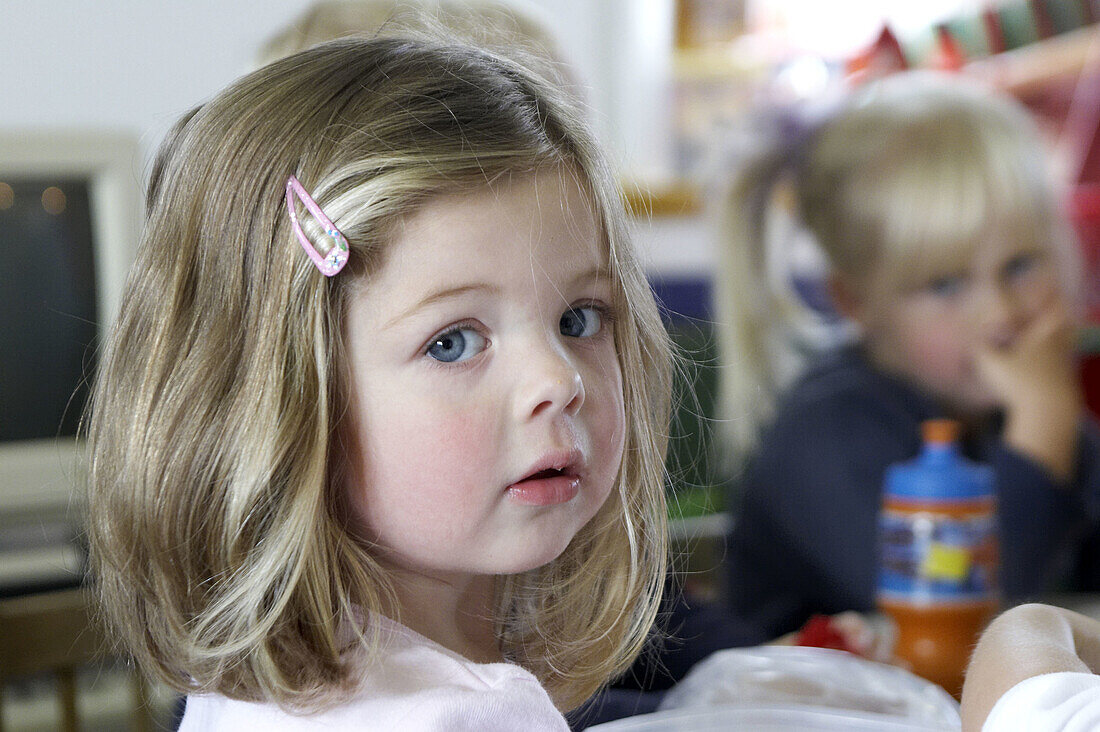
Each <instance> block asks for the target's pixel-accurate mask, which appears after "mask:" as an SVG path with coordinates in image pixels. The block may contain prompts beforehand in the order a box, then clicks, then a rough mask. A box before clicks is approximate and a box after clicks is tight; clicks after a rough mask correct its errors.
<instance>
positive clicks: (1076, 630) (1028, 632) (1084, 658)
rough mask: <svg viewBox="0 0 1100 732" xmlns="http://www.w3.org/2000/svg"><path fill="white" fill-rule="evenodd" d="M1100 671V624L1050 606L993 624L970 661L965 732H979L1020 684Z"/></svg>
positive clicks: (1022, 610) (1025, 608) (1020, 610)
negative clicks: (1062, 673)
mask: <svg viewBox="0 0 1100 732" xmlns="http://www.w3.org/2000/svg"><path fill="white" fill-rule="evenodd" d="M1098 670H1100V623H1098V622H1096V621H1095V620H1092V619H1091V618H1087V617H1085V616H1084V615H1079V614H1077V613H1074V612H1071V611H1069V610H1064V609H1062V608H1057V607H1052V606H1050V605H1039V604H1030V605H1020V606H1019V607H1015V608H1012V609H1011V610H1008V611H1007V612H1005V613H1003V614H1002V615H1001V616H1000V617H998V618H997V619H996V620H994V621H993V622H992V623H990V625H989V627H988V628H987V629H986V630H985V632H984V633H983V634H982V637H981V640H979V641H978V646H977V648H975V649H974V655H973V657H972V658H971V660H970V668H969V669H968V671H967V674H966V683H965V685H964V686H963V694H962V722H963V732H978V731H979V730H981V728H982V724H984V722H985V719H986V717H988V716H989V712H990V711H991V710H992V709H993V705H994V704H996V703H997V700H998V699H999V698H1001V696H1003V695H1004V693H1005V692H1007V691H1008V690H1009V689H1011V688H1012V687H1013V686H1015V685H1016V684H1018V683H1020V682H1021V681H1024V680H1026V679H1029V678H1031V677H1032V676H1039V675H1041V674H1048V673H1056V672H1059V671H1077V672H1085V673H1096V672H1097V671H1098Z"/></svg>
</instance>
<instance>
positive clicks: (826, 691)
mask: <svg viewBox="0 0 1100 732" xmlns="http://www.w3.org/2000/svg"><path fill="white" fill-rule="evenodd" d="M658 709H659V711H657V712H655V713H654V714H645V715H639V716H637V717H629V718H627V719H621V720H617V721H615V722H610V723H607V724H602V725H597V726H596V727H590V728H589V729H591V730H593V731H594V732H595V731H596V730H600V731H601V732H612V731H613V730H616V731H618V730H622V731H625V730H636V731H639V732H640V731H642V730H644V731H645V732H659V731H660V732H676V731H679V730H685V731H686V730H692V732H695V731H701V730H710V729H714V730H718V729H723V730H730V729H732V730H745V731H746V732H748V731H750V730H751V731H752V732H766V731H767V732H770V731H771V730H853V731H857V730H860V731H861V730H891V731H895V730H896V731H897V732H917V731H918V730H920V731H926V732H931V731H933V730H958V729H960V726H961V723H960V720H959V706H958V704H957V703H956V702H955V700H954V699H952V698H951V696H950V695H949V694H948V693H947V692H946V691H944V690H943V689H941V688H940V687H939V686H936V685H935V684H933V683H930V682H928V681H925V680H924V679H921V678H919V677H917V676H915V675H913V674H911V673H909V672H908V671H905V670H903V669H900V668H897V667H896V666H889V665H886V664H882V663H875V662H874V661H868V660H866V659H863V658H860V657H859V656H855V655H853V654H851V653H845V652H844V651H833V650H827V649H824V648H801V647H789V646H757V647H753V648H733V649H729V650H725V651H719V652H717V653H715V654H713V655H711V656H709V657H708V658H706V659H704V660H703V661H701V662H700V663H698V664H697V665H696V666H695V667H694V668H693V669H692V670H691V672H690V673H688V675H687V676H686V677H685V678H684V680H683V681H681V682H680V683H679V684H677V685H676V686H675V687H673V688H672V689H671V690H669V692H668V693H667V694H666V696H665V698H664V700H663V701H662V702H661V705H660V707H659V708H658Z"/></svg>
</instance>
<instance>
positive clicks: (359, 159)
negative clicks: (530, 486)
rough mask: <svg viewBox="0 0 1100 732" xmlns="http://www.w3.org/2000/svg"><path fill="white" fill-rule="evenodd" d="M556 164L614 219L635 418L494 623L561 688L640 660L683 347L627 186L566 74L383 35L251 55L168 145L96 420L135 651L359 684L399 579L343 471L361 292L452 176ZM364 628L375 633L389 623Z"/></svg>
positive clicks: (525, 659) (267, 677)
mask: <svg viewBox="0 0 1100 732" xmlns="http://www.w3.org/2000/svg"><path fill="white" fill-rule="evenodd" d="M547 166H552V167H558V168H562V169H566V170H570V171H573V172H574V173H575V174H578V175H579V177H580V179H581V180H582V182H583V184H584V185H585V187H586V189H587V190H588V191H589V192H590V193H591V195H592V198H593V202H594V205H595V208H596V211H597V212H598V217H599V220H600V222H601V224H602V226H603V229H604V232H603V233H604V235H605V238H606V245H607V249H608V261H609V268H610V276H611V277H612V280H613V282H614V285H615V289H616V293H617V294H616V298H617V299H618V300H619V304H620V305H621V306H622V308H623V312H624V317H622V318H621V319H616V322H615V326H614V327H615V333H614V336H615V343H616V349H617V352H618V355H619V360H620V364H621V368H622V373H623V389H624V400H625V405H626V415H627V434H626V444H625V452H624V458H623V463H622V465H621V467H620V472H619V476H618V478H617V488H616V490H614V491H613V492H612V495H611V497H610V498H609V499H608V500H607V502H606V503H605V504H604V506H603V507H602V508H601V510H600V512H599V513H598V514H597V516H596V517H595V518H594V519H593V520H592V521H591V522H589V524H588V525H586V526H585V527H584V528H583V529H582V530H581V531H580V532H579V533H578V535H577V536H576V537H575V538H574V540H573V541H572V543H571V544H570V545H569V547H568V548H567V549H566V550H565V552H564V553H563V554H562V555H561V556H560V557H558V558H557V559H556V560H555V561H554V562H552V563H550V564H549V565H547V566H545V567H542V568H540V569H536V570H533V571H531V572H527V573H524V574H520V575H516V576H510V577H507V578H503V579H501V580H500V582H499V590H498V600H499V602H498V608H497V610H498V616H497V621H498V627H499V636H500V643H501V647H502V650H503V651H504V652H505V655H506V656H507V657H508V658H510V659H511V660H513V661H515V662H516V663H519V664H521V665H523V666H524V667H526V668H528V669H529V670H531V671H532V672H533V673H534V674H535V675H536V676H537V677H538V678H539V679H540V681H541V682H542V683H543V684H544V685H545V687H546V688H547V690H548V691H549V692H550V694H551V696H552V698H553V699H554V700H555V703H557V704H558V706H559V707H560V708H562V709H568V708H572V707H573V706H576V705H577V704H579V703H580V702H581V701H583V700H584V699H585V698H587V697H588V696H589V695H590V694H591V693H592V692H593V691H594V690H595V689H597V688H598V687H599V686H600V685H601V684H603V683H605V682H606V681H607V680H608V679H609V678H610V677H612V676H614V675H615V674H617V673H619V672H621V671H622V670H623V669H625V668H626V666H628V665H629V663H630V661H631V660H632V659H633V658H634V657H635V656H636V655H637V653H638V652H639V650H640V649H641V648H642V646H643V644H644V641H645V638H646V634H647V632H648V630H649V628H650V626H651V624H652V622H653V620H654V617H655V614H656V611H657V605H658V602H659V598H660V592H661V587H662V579H663V576H664V571H665V563H666V552H667V547H666V543H667V538H666V507H665V503H664V492H663V481H664V478H663V455H664V450H665V440H666V434H665V433H666V425H667V422H668V412H669V392H670V376H669V370H670V365H669V362H670V347H669V343H668V340H667V335H666V333H665V331H664V329H663V327H662V325H661V322H660V319H659V316H658V313H657V308H656V305H655V303H654V302H653V298H652V296H651V294H650V291H649V288H648V285H647V283H646V281H645V278H644V275H643V273H642V270H641V268H640V265H639V263H638V261H637V259H636V258H635V255H634V253H633V250H632V248H631V243H630V241H629V240H628V238H627V236H626V218H625V212H624V210H623V206H622V203H621V200H620V198H619V195H618V191H617V188H616V186H615V185H614V182H613V179H612V177H611V174H610V172H609V169H608V166H607V163H606V162H605V160H604V159H603V157H602V156H601V154H600V153H599V151H598V149H597V147H596V145H595V143H594V141H593V139H592V137H591V136H590V134H589V132H588V131H587V128H586V127H585V125H584V123H583V121H582V119H581V118H580V117H579V116H578V114H577V113H576V112H574V111H573V109H572V108H571V107H570V106H569V105H568V104H565V103H564V102H563V99H562V98H561V95H560V94H559V92H558V91H557V90H556V89H555V88H554V87H553V86H551V85H548V84H546V83H545V82H543V81H542V80H540V79H539V78H537V77H536V76H534V75H532V74H530V73H528V72H527V71H526V70H525V69H524V68H522V67H521V66H519V65H517V64H514V63H512V62H510V61H508V60H505V59H503V58H501V57H499V56H495V55H492V54H489V53H485V52H481V51H477V50H474V49H472V48H468V47H464V46H456V45H448V44H445V43H442V42H437V41H432V40H425V39H413V38H380V39H373V40H361V39H359V40H341V41H334V42H332V43H329V44H324V45H321V46H317V47H315V48H312V49H310V50H307V51H304V52H302V53H300V54H297V55H294V56H292V57H289V58H286V59H283V60H280V61H277V62H275V63H273V64H271V65H269V66H267V67H265V68H263V69H260V70H258V71H256V72H254V73H252V74H249V75H248V76H246V77H244V78H242V79H240V80H239V81H237V82H236V83H234V84H233V85H232V86H230V87H229V88H228V89H226V90H225V91H224V92H222V93H221V94H219V95H218V96H217V97H216V98H214V99H213V100H212V101H210V102H208V103H206V104H204V105H202V106H201V107H199V108H198V109H197V110H195V111H194V112H192V113H190V114H189V115H187V116H185V117H184V118H183V119H182V120H181V121H180V123H179V124H178V125H177V127H176V129H175V130H174V132H173V133H172V135H171V136H170V137H169V139H168V140H167V141H166V142H165V144H164V146H163V147H162V150H161V153H160V156H159V159H158V161H157V163H156V165H155V169H154V171H153V178H152V180H151V182H150V186H149V216H148V222H147V227H146V230H145V234H144V239H143V242H142V246H141V250H140V254H139V257H138V259H137V261H136V263H135V266H134V269H133V272H132V274H131V279H130V282H129V285H128V291H127V294H126V296H125V299H124V302H123V306H122V311H121V314H120V317H119V318H118V323H117V326H116V329H115V331H114V332H113V334H112V335H111V338H110V340H109V342H108V344H107V346H106V349H105V353H104V356H103V359H102V362H101V363H102V366H101V369H100V372H99V374H98V377H97V383H96V386H95V389H94V394H93V398H92V400H91V407H90V416H89V418H88V439H89V443H90V445H91V457H90V460H91V464H90V466H89V468H90V470H89V473H90V487H89V489H90V495H89V500H88V505H89V514H90V515H89V521H90V526H89V533H90V541H91V560H92V571H93V574H94V577H95V580H96V587H97V590H98V592H99V595H100V598H101V602H102V606H103V610H104V613H105V615H106V618H107V620H108V621H109V623H110V625H111V626H112V627H113V628H114V629H115V631H116V632H117V635H118V637H119V639H120V640H121V641H122V643H124V644H125V646H126V647H127V648H128V649H129V651H130V652H131V653H132V654H133V655H134V657H135V658H136V660H137V662H138V664H139V665H140V667H141V668H143V669H144V670H145V671H146V672H148V673H149V674H151V675H152V676H154V677H155V678H157V679H159V680H161V681H163V682H165V683H167V684H168V685H169V686H171V687H173V688H175V689H177V690H180V691H182V692H213V691H216V692H219V693H222V694H225V695H228V696H230V697H233V698H237V699H245V700H261V699H264V700H273V701H275V702H277V703H280V704H283V705H286V706H288V707H290V708H301V709H307V710H308V709H317V708H323V707H325V706H328V705H331V704H334V703H338V702H339V701H340V700H341V699H343V698H345V697H346V695H347V694H349V693H351V692H353V691H354V679H353V678H350V677H349V674H348V671H349V669H348V668H347V667H346V666H345V659H344V657H343V655H342V653H343V652H344V651H346V650H347V648H346V647H345V646H343V645H341V641H340V637H341V636H339V635H338V630H339V629H340V628H346V627H347V625H348V624H349V623H354V622H355V618H356V617H359V612H360V611H365V612H368V613H369V612H380V611H381V609H382V608H384V607H386V604H387V602H388V600H389V599H391V598H392V597H393V592H392V588H391V586H390V584H389V580H388V578H387V576H386V574H385V573H384V571H383V570H382V569H381V568H380V566H379V564H378V563H377V562H376V561H375V560H374V559H373V558H372V556H371V553H370V550H369V548H367V547H365V546H363V544H362V543H360V542H358V541H356V539H355V538H354V536H353V535H352V530H351V528H349V527H348V526H346V523H347V512H346V508H345V506H343V505H342V502H341V500H340V493H341V492H340V491H339V490H338V486H339V485H340V480H341V472H342V469H343V468H342V461H341V444H340V442H339V437H338V435H339V430H338V429H337V427H338V425H339V423H340V419H341V417H342V414H343V411H344V409H345V404H346V400H347V389H348V376H347V373H346V369H345V367H344V364H345V358H344V346H343V344H342V340H341V333H342V321H343V316H344V311H345V306H346V302H347V298H348V296H349V288H350V286H351V284H352V283H353V282H354V281H355V280H356V279H357V278H360V277H367V276H369V275H370V274H371V273H372V272H373V271H376V270H377V268H378V266H379V264H380V262H381V261H382V259H383V257H384V256H385V253H386V247H387V244H388V242H389V241H390V239H391V237H390V236H389V233H390V231H391V229H392V227H393V226H394V225H395V224H396V223H397V222H398V221H400V220H401V219H402V218H404V217H408V216H410V215H411V214H413V213H415V212H416V211H417V210H418V207H419V206H420V205H422V204H423V203H424V202H425V201H427V200H430V199H431V198H432V197H433V196H437V195H441V194H446V193H453V192H456V191H468V190H473V189H477V188H479V187H482V186H486V185H489V184H490V183H491V182H492V181H494V180H496V179H498V178H504V177H506V176H507V175H509V174H526V173H532V172H534V171H536V170H539V169H543V168H545V167H547ZM290 174H294V175H296V176H297V177H298V178H299V179H300V180H301V181H302V183H303V185H305V187H306V188H307V189H308V190H310V191H311V193H312V195H313V196H314V198H315V199H316V200H317V202H318V204H319V205H320V206H321V207H322V208H323V209H324V211H325V212H326V213H327V214H328V215H329V217H330V218H331V219H332V220H333V221H334V222H335V224H336V226H337V227H338V228H339V229H340V230H341V231H342V232H343V233H344V234H345V235H346V237H347V239H348V241H349V243H350V248H351V259H350V263H349V265H348V268H347V269H345V271H344V272H343V273H341V274H340V275H338V276H337V277H334V278H332V279H326V278H324V277H322V276H320V275H319V274H318V272H317V271H316V269H314V267H313V265H312V264H311V263H310V261H309V260H308V259H307V258H306V257H305V256H304V255H303V252H302V251H301V247H300V245H299V244H298V242H297V240H296V239H295V238H294V235H293V234H292V232H291V229H290V225H289V220H288V216H287V211H286V208H285V204H284V200H283V190H284V185H285V182H286V179H287V176H288V175H290ZM302 223H303V226H304V227H308V228H307V232H308V233H310V234H311V237H312V238H314V240H315V241H316V240H319V238H318V235H320V234H321V232H320V231H319V229H318V228H317V226H316V223H315V222H314V221H313V219H312V217H307V216H303V217H302ZM358 642H359V643H361V644H362V647H363V648H364V649H365V651H366V652H367V655H368V658H370V657H373V656H372V655H371V654H373V652H374V651H375V650H376V649H375V646H376V644H377V639H376V638H373V637H365V636H363V635H361V634H360V636H359V638H358Z"/></svg>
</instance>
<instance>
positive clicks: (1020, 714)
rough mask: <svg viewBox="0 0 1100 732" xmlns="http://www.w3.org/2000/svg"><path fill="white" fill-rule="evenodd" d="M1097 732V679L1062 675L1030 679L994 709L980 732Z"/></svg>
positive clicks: (1099, 714) (1099, 694) (1099, 704)
mask: <svg viewBox="0 0 1100 732" xmlns="http://www.w3.org/2000/svg"><path fill="white" fill-rule="evenodd" d="M1010 730H1021V731H1023V730H1026V732H1092V730H1100V676H1096V675H1094V674H1087V673H1077V672H1071V671H1062V672H1059V673H1053V674H1042V675H1040V676H1032V677H1031V678H1030V679H1025V680H1024V681H1021V682H1020V683H1018V684H1016V685H1015V686H1013V687H1012V688H1011V689H1009V690H1008V691H1007V692H1005V694H1004V696H1002V697H1001V698H1000V699H998V700H997V703H996V704H995V705H993V709H992V711H990V713H989V717H988V718H986V720H985V724H984V725H983V726H982V732H1009V731H1010Z"/></svg>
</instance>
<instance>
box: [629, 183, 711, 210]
mask: <svg viewBox="0 0 1100 732" xmlns="http://www.w3.org/2000/svg"><path fill="white" fill-rule="evenodd" d="M622 195H623V203H625V204H626V210H627V211H628V212H629V213H630V215H631V216H636V217H639V218H658V217H669V216H694V215H696V214H698V213H701V212H702V210H703V197H702V194H701V192H700V191H699V188H698V187H697V186H695V185H693V184H691V183H688V182H686V181H665V182H656V183H643V182H640V181H625V182H624V183H623V184H622Z"/></svg>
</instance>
